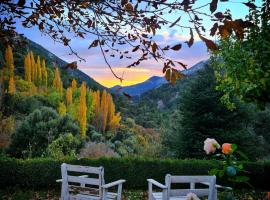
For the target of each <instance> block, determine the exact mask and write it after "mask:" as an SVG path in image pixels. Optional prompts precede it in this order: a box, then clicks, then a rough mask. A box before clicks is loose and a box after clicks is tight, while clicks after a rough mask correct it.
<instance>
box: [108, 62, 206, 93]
mask: <svg viewBox="0 0 270 200" xmlns="http://www.w3.org/2000/svg"><path fill="white" fill-rule="evenodd" d="M207 63H208V60H203V61H200V62H198V63H197V64H195V65H193V66H192V67H190V68H188V69H186V70H183V71H181V72H182V73H183V74H185V75H187V76H190V75H192V74H194V73H196V72H197V71H199V70H200V69H202V68H203V67H204V65H205V64H207ZM166 83H168V82H167V81H166V79H165V77H164V76H152V77H150V78H149V79H147V80H146V81H144V82H141V83H137V84H135V85H130V86H123V87H121V86H120V85H116V86H113V87H111V88H110V90H111V91H112V92H115V93H116V92H125V93H127V94H129V95H130V96H140V95H142V94H143V93H145V92H148V91H149V90H152V89H156V88H158V87H160V86H161V85H163V84H166Z"/></svg>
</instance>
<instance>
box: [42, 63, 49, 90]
mask: <svg viewBox="0 0 270 200" xmlns="http://www.w3.org/2000/svg"><path fill="white" fill-rule="evenodd" d="M41 74H42V83H43V85H44V86H45V87H47V84H48V73H47V69H46V64H45V59H43V60H42V68H41Z"/></svg>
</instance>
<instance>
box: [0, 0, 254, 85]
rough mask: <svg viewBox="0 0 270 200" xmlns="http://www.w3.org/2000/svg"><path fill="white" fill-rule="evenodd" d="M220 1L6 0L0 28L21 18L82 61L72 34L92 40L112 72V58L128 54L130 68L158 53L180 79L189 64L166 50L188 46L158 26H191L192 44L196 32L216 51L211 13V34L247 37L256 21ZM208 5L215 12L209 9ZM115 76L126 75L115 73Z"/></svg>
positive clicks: (168, 71)
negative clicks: (165, 38)
mask: <svg viewBox="0 0 270 200" xmlns="http://www.w3.org/2000/svg"><path fill="white" fill-rule="evenodd" d="M223 1H224V0H223ZM225 1H226V0H225ZM223 3H224V2H223ZM225 3H226V4H228V2H225ZM243 4H244V5H246V6H248V7H249V8H250V9H253V10H255V9H256V8H257V7H256V6H255V4H253V3H252V2H245V3H243ZM217 6H218V1H217V0H209V1H208V2H207V3H205V4H203V5H200V6H198V5H196V1H190V0H174V1H170V0H156V1H150V0H135V1H128V0H95V1H85V0H80V1H77V0H69V1H67V0H64V1H60V0H57V1H52V0H48V1H45V0H41V1H34V0H31V1H27V2H26V1H25V0H19V1H18V2H17V3H14V1H11V0H4V1H1V3H0V7H1V9H0V13H1V19H0V27H1V30H14V29H15V21H16V22H18V23H19V24H20V25H22V26H23V27H25V28H32V27H34V26H36V27H38V29H39V30H40V31H41V32H42V33H43V34H45V35H48V36H49V37H51V39H52V40H54V41H56V42H59V43H62V44H63V45H65V46H67V47H69V49H70V53H71V54H75V55H76V56H77V57H78V58H79V59H80V61H82V60H84V59H83V58H82V57H81V56H80V55H79V54H78V53H77V52H76V51H75V50H74V49H73V48H72V46H71V44H70V42H71V38H72V37H79V38H83V39H85V40H87V41H89V40H90V41H91V42H90V43H89V49H90V48H96V47H99V48H100V51H101V52H102V55H103V57H104V59H105V61H106V64H107V65H108V67H109V68H110V69H111V71H112V72H113V69H112V66H111V64H110V62H109V59H113V58H119V59H127V60H130V64H127V67H135V66H138V65H140V64H141V63H142V62H143V61H146V60H148V59H151V58H153V59H155V60H156V61H157V62H158V61H162V62H163V63H164V68H163V72H164V73H165V74H166V79H167V80H168V81H171V82H173V83H174V82H175V81H176V79H177V78H181V77H182V76H183V75H182V74H180V72H179V70H177V69H176V68H177V66H180V67H183V68H185V67H186V65H185V64H183V63H181V62H179V61H178V60H173V59H171V58H169V57H168V56H166V52H167V51H169V50H172V51H179V50H180V49H181V47H182V45H181V43H180V41H179V43H178V44H173V45H166V46H163V45H162V44H160V43H159V42H158V41H157V39H156V37H155V35H156V34H157V31H159V30H161V29H162V28H164V27H165V28H176V29H182V30H186V31H188V32H190V38H189V40H188V41H186V43H187V44H188V46H189V47H191V46H192V45H193V43H194V34H195V33H196V34H198V36H199V38H200V39H201V40H202V41H204V43H205V44H206V46H207V47H208V49H210V50H216V49H217V45H216V44H215V43H214V42H213V41H212V40H210V39H207V34H206V33H207V31H208V30H206V28H205V27H204V24H203V21H204V20H203V19H205V18H208V19H210V20H211V21H212V22H213V27H212V28H211V33H210V36H215V35H220V36H221V37H222V38H224V37H227V36H229V35H230V34H232V33H233V32H234V33H235V34H236V35H237V37H238V38H239V39H242V38H243V37H244V32H245V31H244V30H245V28H247V27H248V26H250V25H251V24H250V23H249V22H248V21H244V20H242V19H236V20H234V19H232V17H231V14H230V12H229V11H225V12H224V13H222V12H217V11H216V10H217ZM206 7H208V8H209V11H210V12H209V11H205V8H206ZM210 13H211V14H210ZM186 24H188V25H186ZM113 75H114V76H115V77H116V78H118V79H120V80H122V77H120V76H118V75H117V74H115V73H114V72H113Z"/></svg>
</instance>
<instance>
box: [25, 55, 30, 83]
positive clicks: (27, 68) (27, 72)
mask: <svg viewBox="0 0 270 200" xmlns="http://www.w3.org/2000/svg"><path fill="white" fill-rule="evenodd" d="M24 79H25V80H26V81H28V82H31V58H30V54H29V53H27V55H26V56H25V57H24Z"/></svg>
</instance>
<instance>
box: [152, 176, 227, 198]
mask: <svg viewBox="0 0 270 200" xmlns="http://www.w3.org/2000/svg"><path fill="white" fill-rule="evenodd" d="M147 181H148V199H149V200H185V199H186V195H187V194H188V193H190V192H192V193H194V194H196V195H197V196H198V197H202V196H207V197H208V200H217V188H224V189H231V188H229V187H223V186H220V185H216V176H172V175H170V174H167V175H166V178H165V185H163V184H161V183H159V182H157V181H155V180H153V179H147ZM174 183H180V184H184V183H188V184H189V188H188V189H172V188H171V185H172V184H174ZM196 184H200V185H205V186H207V188H205V187H204V188H202V187H201V188H195V186H196ZM153 185H155V186H156V187H158V188H159V189H162V192H153Z"/></svg>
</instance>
